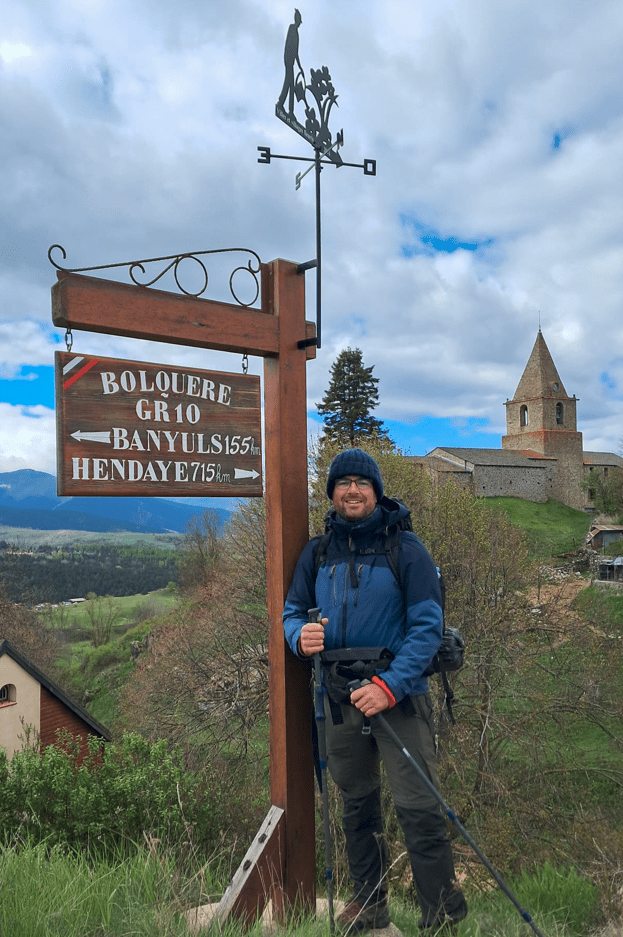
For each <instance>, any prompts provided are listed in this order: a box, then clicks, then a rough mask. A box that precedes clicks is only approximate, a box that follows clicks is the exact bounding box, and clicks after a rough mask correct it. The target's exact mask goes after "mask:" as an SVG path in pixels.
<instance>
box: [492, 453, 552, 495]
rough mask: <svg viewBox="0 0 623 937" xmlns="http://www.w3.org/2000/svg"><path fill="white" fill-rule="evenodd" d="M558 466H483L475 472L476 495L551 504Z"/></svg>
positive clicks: (547, 464)
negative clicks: (548, 501) (549, 502)
mask: <svg viewBox="0 0 623 937" xmlns="http://www.w3.org/2000/svg"><path fill="white" fill-rule="evenodd" d="M555 474H556V463H555V462H554V463H551V462H549V463H546V464H536V465H534V466H519V465H517V466H515V465H479V466H478V467H477V468H476V469H475V471H474V484H473V492H474V494H475V495H478V496H480V497H482V498H494V497H504V498H509V497H511V498H512V497H514V498H524V499H525V500H526V501H539V502H543V501H547V499H548V498H551V497H555V496H554V495H552V488H553V486H554V479H555Z"/></svg>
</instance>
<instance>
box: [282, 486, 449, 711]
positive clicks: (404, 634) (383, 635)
mask: <svg viewBox="0 0 623 937" xmlns="http://www.w3.org/2000/svg"><path fill="white" fill-rule="evenodd" d="M408 514H409V511H408V509H407V508H406V507H405V506H404V505H402V504H400V503H399V502H398V501H393V500H392V499H390V498H383V499H382V500H381V501H380V502H379V504H377V506H376V508H375V509H374V511H373V512H372V514H370V515H369V516H368V517H366V518H364V519H363V520H362V521H358V522H357V523H350V522H349V521H345V520H343V519H342V518H341V517H339V515H338V514H337V513H336V512H335V510H332V511H331V512H330V514H329V522H330V525H331V529H332V532H333V536H332V537H331V540H330V542H329V544H328V547H327V554H326V560H325V562H324V564H323V565H322V566H321V567H320V569H319V570H318V576H317V577H316V574H315V549H316V548H317V546H318V540H319V538H314V539H313V540H310V541H309V543H308V544H307V546H306V547H305V549H304V550H303V552H302V553H301V556H300V558H299V561H298V563H297V566H296V569H295V571H294V578H293V580H292V585H291V586H290V589H289V592H288V596H287V599H286V603H285V608H284V612H283V625H284V631H285V636H286V640H287V641H288V644H289V645H290V647H291V649H292V650H293V651H294V653H295V654H298V649H297V642H298V639H299V637H300V634H301V629H302V627H303V625H304V624H306V622H307V621H308V620H309V618H308V614H307V611H308V609H310V608H316V607H317V608H320V610H321V612H322V617H323V618H328V619H329V622H328V624H327V625H326V627H325V638H324V641H325V650H333V649H336V648H340V647H387V648H389V649H390V651H392V653H393V654H394V655H395V657H394V660H393V661H392V663H391V665H390V667H389V669H388V670H385V671H384V672H383V674H382V677H383V680H384V681H385V683H386V684H387V686H388V687H389V688H390V690H391V691H392V693H393V694H394V697H395V698H396V701H397V702H398V701H400V700H401V699H403V698H404V697H405V696H415V695H416V694H419V693H425V692H426V691H427V689H428V681H427V679H426V677H423V676H422V674H423V672H424V671H425V670H426V668H427V667H428V665H429V663H430V662H431V660H432V659H433V657H434V656H435V654H436V653H437V651H438V650H439V646H440V644H441V638H442V633H443V616H442V610H441V594H440V590H439V577H438V575H437V569H436V567H435V565H434V563H433V561H432V559H431V557H430V554H429V553H428V551H427V550H426V547H425V546H424V544H423V543H422V541H421V540H420V539H419V537H417V536H416V535H415V534H414V533H412V532H411V531H401V533H400V553H399V571H400V585H399V584H398V582H397V580H396V577H395V576H394V574H393V573H392V570H391V568H390V567H389V565H388V562H387V558H386V556H385V555H383V553H372V552H365V551H366V550H369V549H370V548H372V547H375V546H376V547H377V548H380V549H381V550H382V548H383V546H384V544H385V541H386V531H387V528H388V527H390V526H391V525H392V524H396V523H398V521H400V520H401V519H402V518H404V517H406V516H408Z"/></svg>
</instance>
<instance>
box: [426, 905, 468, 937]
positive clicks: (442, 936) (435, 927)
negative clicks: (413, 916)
mask: <svg viewBox="0 0 623 937" xmlns="http://www.w3.org/2000/svg"><path fill="white" fill-rule="evenodd" d="M465 917H467V905H465V906H464V908H462V909H460V910H459V912H458V913H457V914H456V915H455V917H454V918H451V917H448V916H447V915H444V916H443V917H441V918H439V917H436V918H435V919H434V921H432V922H431V923H430V924H427V923H426V921H425V920H424V918H423V917H421V918H420V920H419V921H418V928H419V929H420V933H421V934H430V937H437V934H438V935H439V937H449V935H450V934H456V932H457V930H458V928H459V921H462V920H463V918H465Z"/></svg>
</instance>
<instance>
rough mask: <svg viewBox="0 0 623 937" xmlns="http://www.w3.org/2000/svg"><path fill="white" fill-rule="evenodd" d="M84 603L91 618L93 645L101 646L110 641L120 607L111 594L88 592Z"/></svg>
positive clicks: (90, 626) (90, 630)
mask: <svg viewBox="0 0 623 937" xmlns="http://www.w3.org/2000/svg"><path fill="white" fill-rule="evenodd" d="M86 600H87V601H86V603H85V605H84V608H85V611H86V613H87V617H88V619H89V632H90V634H91V641H92V642H93V647H101V645H102V644H107V643H108V642H109V641H110V636H111V634H112V629H113V625H114V624H115V622H116V621H117V619H118V618H119V609H118V608H117V607H116V605H115V602H114V600H113V598H112V596H110V595H96V594H95V593H94V592H87V594H86Z"/></svg>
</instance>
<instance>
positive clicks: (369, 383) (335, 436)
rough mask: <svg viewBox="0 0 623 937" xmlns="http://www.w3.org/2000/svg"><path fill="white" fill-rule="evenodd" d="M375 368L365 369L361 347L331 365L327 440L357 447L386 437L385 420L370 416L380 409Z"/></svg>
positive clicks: (324, 410) (323, 407) (322, 408)
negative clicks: (368, 440) (375, 437)
mask: <svg viewBox="0 0 623 937" xmlns="http://www.w3.org/2000/svg"><path fill="white" fill-rule="evenodd" d="M373 370H374V365H372V366H371V367H369V368H366V367H364V364H363V358H362V354H361V349H360V348H354V349H352V348H347V349H346V350H345V351H343V352H341V353H340V354H339V355H338V356H337V358H336V359H335V361H334V362H333V364H332V365H331V382H330V384H329V387H328V389H327V391H326V393H325V395H324V397H323V398H322V401H321V402H320V403H317V404H316V408H317V410H318V413H320V414H321V415H322V417H323V422H324V432H325V437H326V438H327V439H329V440H331V441H332V442H337V443H338V444H339V445H341V446H342V447H344V446H357V445H359V443H360V441H361V440H362V439H365V438H368V437H370V436H386V435H387V434H386V431H385V430H384V429H383V423H382V422H381V420H377V419H376V418H375V417H373V416H371V415H370V411H371V410H373V409H374V408H375V407H376V406H378V402H379V392H378V389H377V384H378V382H379V380H378V378H377V377H372V371H373Z"/></svg>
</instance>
